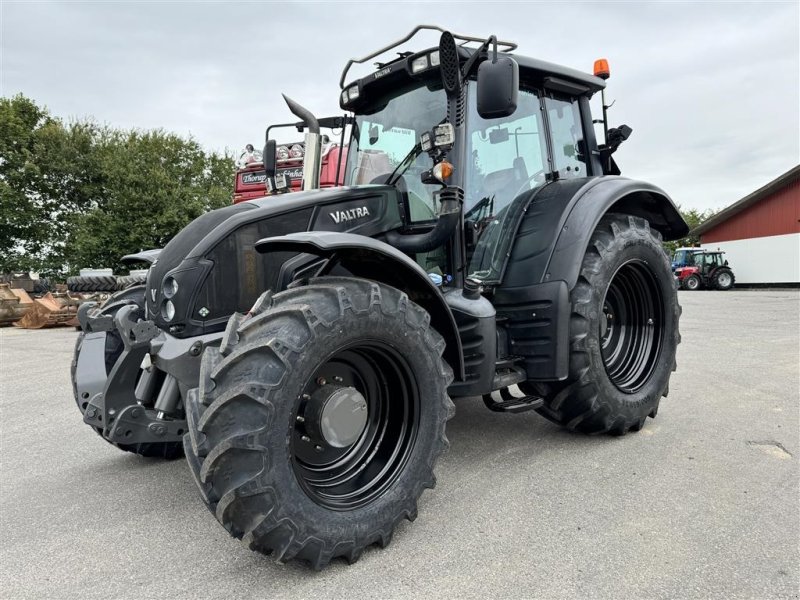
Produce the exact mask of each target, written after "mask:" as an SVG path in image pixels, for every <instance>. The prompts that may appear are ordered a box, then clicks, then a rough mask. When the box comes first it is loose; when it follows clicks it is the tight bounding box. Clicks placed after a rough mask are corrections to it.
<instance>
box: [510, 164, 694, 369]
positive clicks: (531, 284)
mask: <svg viewBox="0 0 800 600" xmlns="http://www.w3.org/2000/svg"><path fill="white" fill-rule="evenodd" d="M609 212H617V213H623V214H629V215H634V216H639V217H643V218H645V219H647V220H648V221H649V223H650V226H651V227H652V228H653V229H655V230H657V231H659V232H660V233H661V236H662V237H663V238H664V239H666V240H673V239H678V238H681V237H683V236H685V235H686V234H687V233H688V231H689V228H688V227H687V226H686V223H685V222H684V220H683V218H682V217H681V215H680V213H679V212H678V209H677V208H676V207H675V204H674V203H673V202H672V200H671V199H670V198H669V196H667V195H666V194H665V193H664V192H663V191H662V190H660V189H659V188H657V187H655V186H654V185H651V184H648V183H643V182H640V181H633V180H630V179H626V178H624V177H616V176H604V177H594V178H588V179H573V180H562V181H556V182H553V183H550V184H549V185H546V186H544V187H543V188H541V189H540V190H538V192H537V193H535V194H533V195H532V196H531V198H530V201H529V204H528V205H527V206H526V207H525V210H524V214H523V215H522V218H521V220H520V223H519V225H518V227H517V229H516V230H515V231H514V233H513V235H514V241H513V247H512V249H511V256H510V257H509V259H508V262H507V266H506V270H505V273H504V274H503V278H502V282H501V283H500V284H499V285H498V286H497V288H496V289H495V294H494V304H495V307H496V308H497V313H498V315H500V316H502V317H503V318H504V319H506V320H507V322H508V323H509V324H510V329H509V339H510V346H511V349H512V351H513V352H512V353H513V354H516V355H520V356H523V357H524V358H525V361H526V362H525V365H526V370H527V372H528V378H529V379H531V380H542V381H554V380H560V379H564V378H565V377H566V376H567V372H568V367H569V327H568V325H569V318H570V312H571V310H570V301H569V293H570V291H571V290H572V288H573V287H574V286H575V283H576V282H577V280H578V275H579V273H580V269H581V264H582V263H583V256H584V254H585V253H586V248H587V247H588V245H589V239H590V238H591V236H592V234H593V233H594V230H595V229H596V227H597V225H598V223H599V222H600V219H602V217H603V215H605V214H607V213H609Z"/></svg>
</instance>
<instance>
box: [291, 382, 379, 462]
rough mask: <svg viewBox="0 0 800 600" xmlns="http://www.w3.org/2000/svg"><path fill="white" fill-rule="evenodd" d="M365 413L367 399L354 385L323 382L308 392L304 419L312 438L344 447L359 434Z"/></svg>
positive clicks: (362, 430)
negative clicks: (311, 392) (343, 385)
mask: <svg viewBox="0 0 800 600" xmlns="http://www.w3.org/2000/svg"><path fill="white" fill-rule="evenodd" d="M368 416H369V411H368V410H367V400H366V398H364V396H363V395H362V394H361V393H360V392H359V391H358V390H357V389H356V388H354V387H342V386H337V385H330V384H326V385H323V386H321V387H320V388H318V389H317V390H316V391H315V392H314V393H313V394H311V398H310V399H309V401H308V404H307V405H306V410H305V416H304V420H305V424H306V428H307V429H308V431H309V434H311V436H312V437H313V438H317V439H318V440H319V441H320V442H323V443H325V444H327V445H328V446H330V447H332V448H347V447H348V446H350V445H352V444H354V443H355V442H356V440H358V438H359V437H361V434H362V433H363V432H364V429H365V427H366V426H367V418H368Z"/></svg>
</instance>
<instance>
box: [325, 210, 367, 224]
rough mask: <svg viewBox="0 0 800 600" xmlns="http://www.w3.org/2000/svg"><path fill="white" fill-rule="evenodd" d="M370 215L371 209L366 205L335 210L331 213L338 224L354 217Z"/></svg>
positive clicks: (359, 217)
mask: <svg viewBox="0 0 800 600" xmlns="http://www.w3.org/2000/svg"><path fill="white" fill-rule="evenodd" d="M368 216H369V209H368V208H367V207H366V206H359V207H358V208H349V209H347V210H335V211H333V212H332V213H331V219H333V222H334V223H336V224H337V225H338V224H339V223H346V222H347V221H352V220H353V219H361V218H363V217H368Z"/></svg>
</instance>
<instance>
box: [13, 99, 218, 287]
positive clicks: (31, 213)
mask: <svg viewBox="0 0 800 600" xmlns="http://www.w3.org/2000/svg"><path fill="white" fill-rule="evenodd" d="M233 176H234V164H233V160H232V157H230V156H227V155H218V154H216V153H213V152H212V153H208V152H205V151H204V150H203V149H202V148H201V147H200V145H199V144H198V143H197V142H196V141H195V140H193V139H191V138H189V139H185V138H182V137H180V136H178V135H175V134H172V133H167V132H165V131H163V130H154V131H139V130H119V129H114V128H110V127H101V126H99V125H97V124H96V123H95V122H94V121H93V120H91V119H82V120H76V121H73V122H70V123H66V124H65V123H64V122H62V121H61V120H60V119H57V118H55V117H52V116H50V114H49V113H48V112H47V110H46V109H44V108H42V107H39V106H37V105H36V103H35V102H34V101H32V100H30V99H29V98H26V97H24V96H22V95H18V96H15V97H14V98H0V272H8V271H27V270H33V271H40V272H43V273H46V274H49V275H61V276H62V277H63V276H64V275H67V274H71V273H76V272H77V271H78V269H79V268H81V267H112V268H115V269H120V268H123V267H122V265H120V263H119V258H120V257H121V256H123V255H125V254H130V253H132V252H136V251H139V250H142V249H147V248H160V247H163V246H164V245H165V244H166V243H167V242H168V241H169V239H170V238H171V237H172V236H174V235H175V234H176V233H177V232H178V231H180V230H181V229H182V228H183V227H184V226H185V225H186V224H188V223H189V222H190V221H191V220H192V219H194V218H195V217H197V216H199V215H200V214H202V213H204V212H206V211H208V210H211V209H213V208H217V207H220V206H224V205H226V204H228V203H229V202H230V199H231V194H232V186H233Z"/></svg>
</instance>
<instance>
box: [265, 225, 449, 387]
mask: <svg viewBox="0 0 800 600" xmlns="http://www.w3.org/2000/svg"><path fill="white" fill-rule="evenodd" d="M255 247H256V250H258V251H259V252H262V253H264V252H297V253H304V254H312V255H315V256H321V257H325V258H331V259H333V260H334V261H335V263H336V265H337V266H340V267H342V268H343V269H345V270H346V271H348V272H349V273H351V274H352V275H354V276H356V277H363V278H364V279H369V280H372V281H378V282H381V283H385V284H386V285H391V286H392V287H395V288H397V289H399V290H402V291H403V292H405V293H406V294H408V297H409V298H410V299H411V300H413V301H414V302H416V303H417V304H419V305H420V306H421V307H422V308H424V309H425V310H427V311H428V313H429V314H430V316H431V325H432V326H433V328H434V329H436V331H438V332H439V334H440V335H441V336H442V337H443V338H444V339H445V342H446V343H447V345H446V347H445V351H444V358H445V360H446V361H447V362H448V364H449V365H450V366H451V367H452V369H453V371H454V373H455V374H456V378H457V379H463V378H464V360H463V354H462V351H461V339H460V337H459V335H458V327H457V326H456V322H455V319H454V317H453V313H452V312H451V311H450V308H449V307H448V305H447V302H446V301H445V299H444V296H443V295H442V293H441V291H440V290H439V288H438V287H436V286H435V285H434V284H433V282H432V281H431V280H430V278H429V277H428V274H427V273H426V272H425V271H424V270H423V269H422V267H420V266H419V265H418V264H417V263H416V262H414V261H413V260H412V259H411V258H409V257H408V256H406V255H405V254H403V253H402V252H400V251H399V250H397V249H396V248H394V247H393V246H390V245H389V244H387V243H385V242H382V241H380V240H376V239H373V238H370V237H366V236H363V235H358V234H353V233H337V232H333V231H305V232H299V233H291V234H288V235H284V236H279V237H271V238H264V239H262V240H259V241H258V242H256V244H255Z"/></svg>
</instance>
